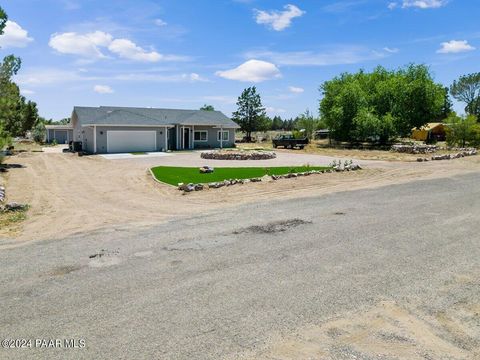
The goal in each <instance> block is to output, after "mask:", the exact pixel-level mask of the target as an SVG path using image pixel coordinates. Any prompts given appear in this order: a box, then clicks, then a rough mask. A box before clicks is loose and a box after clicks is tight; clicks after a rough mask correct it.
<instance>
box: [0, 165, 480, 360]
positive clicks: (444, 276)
mask: <svg viewBox="0 0 480 360" xmlns="http://www.w3.org/2000/svg"><path fill="white" fill-rule="evenodd" d="M479 180H480V172H478V171H477V172H476V173H472V174H468V175H461V176H455V177H451V178H443V179H435V180H428V181H415V182H409V183H406V184H401V185H392V186H385V187H382V188H375V189H364V190H358V191H347V192H341V193H334V194H330V195H324V196H319V197H316V196H310V197H309V198H299V199H292V200H289V201H283V200H279V201H274V200H269V201H265V202H264V203H260V204H259V203H256V204H255V205H254V206H252V205H251V204H246V205H240V206H236V207H234V208H230V209H221V210H219V211H213V212H210V213H208V215H205V214H198V215H194V216H189V217H188V218H184V219H181V220H174V221H169V222H165V223H162V224H156V225H152V226H149V227H146V228H137V227H129V228H128V229H124V230H121V231H115V230H113V231H110V232H101V233H86V234H79V235H76V236H66V237H64V238H63V239H58V240H54V241H53V240H52V241H42V242H36V243H32V244H29V245H28V246H23V247H17V248H14V249H9V250H2V251H0V264H2V271H1V272H0V299H1V304H2V311H1V312H0V329H1V330H0V339H4V338H17V337H19V338H26V339H31V338H33V339H37V338H47V339H62V338H76V339H84V340H85V341H86V347H85V348H83V349H56V348H47V349H34V348H33V349H2V348H0V358H2V359H3V358H8V359H22V360H24V359H38V358H48V359H62V360H64V359H79V358H82V359H103V358H115V359H120V358H121V359H189V360H190V359H245V358H247V359H268V360H274V359H275V360H280V359H281V360H286V359H292V360H307V359H315V360H316V359H319V360H350V359H361V360H393V359H397V360H426V359H435V360H437V359H438V360H440V359H442V360H443V359H445V360H446V359H448V360H473V359H479V357H480V315H479V312H480V301H479V299H480V280H479V279H480V247H479V246H478V233H479V232H480V225H479V222H478V219H479V218H480V201H479V200H478V199H480V181H479Z"/></svg>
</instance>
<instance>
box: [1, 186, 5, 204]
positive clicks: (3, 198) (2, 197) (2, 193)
mask: <svg viewBox="0 0 480 360" xmlns="http://www.w3.org/2000/svg"><path fill="white" fill-rule="evenodd" d="M4 201H5V187H4V186H0V202H4Z"/></svg>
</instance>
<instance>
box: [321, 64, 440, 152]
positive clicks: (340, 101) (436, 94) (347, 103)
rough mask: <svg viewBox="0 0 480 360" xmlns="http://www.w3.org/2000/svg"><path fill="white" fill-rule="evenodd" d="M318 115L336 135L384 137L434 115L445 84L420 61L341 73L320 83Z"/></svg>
mask: <svg viewBox="0 0 480 360" xmlns="http://www.w3.org/2000/svg"><path fill="white" fill-rule="evenodd" d="M320 90H321V92H322V95H323V98H322V100H321V101H320V114H321V117H322V120H323V121H325V124H326V125H327V127H328V128H329V129H330V131H331V136H332V138H333V139H335V140H338V141H349V142H355V141H372V142H388V141H391V140H392V139H394V138H395V137H397V136H407V135H409V134H410V131H411V129H412V128H414V127H421V126H423V125H425V124H426V123H427V122H429V121H432V120H434V119H438V118H439V117H440V116H441V113H442V108H443V107H444V105H445V95H446V94H445V89H444V88H443V86H442V85H440V84H437V83H435V82H434V81H433V77H432V76H431V74H430V72H429V69H428V68H427V67H426V66H424V65H409V66H407V67H406V68H403V69H400V70H396V71H388V70H386V69H385V68H383V67H377V68H376V69H375V70H374V71H373V72H371V73H366V72H364V71H359V72H358V73H355V74H350V73H344V74H341V75H340V76H337V77H335V78H334V79H332V80H330V81H326V82H325V83H323V84H322V86H321V87H320Z"/></svg>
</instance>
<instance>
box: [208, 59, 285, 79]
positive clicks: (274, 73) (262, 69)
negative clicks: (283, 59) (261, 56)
mask: <svg viewBox="0 0 480 360" xmlns="http://www.w3.org/2000/svg"><path fill="white" fill-rule="evenodd" d="M215 75H217V76H220V77H223V78H225V79H229V80H238V81H249V82H262V81H265V80H270V79H275V78H279V77H281V76H282V75H281V73H280V70H279V69H278V68H277V66H276V65H275V64H272V63H269V62H266V61H261V60H248V61H246V62H244V63H243V64H241V65H239V66H237V67H236V68H234V69H231V70H225V71H217V72H216V73H215Z"/></svg>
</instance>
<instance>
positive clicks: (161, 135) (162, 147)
mask: <svg viewBox="0 0 480 360" xmlns="http://www.w3.org/2000/svg"><path fill="white" fill-rule="evenodd" d="M70 126H71V128H72V129H73V141H78V142H81V143H82V149H83V150H84V151H86V152H89V153H92V154H104V153H123V152H143V151H145V152H153V151H167V150H184V149H197V148H204V149H205V148H225V147H232V146H234V144H235V130H236V129H237V128H238V127H239V126H238V125H237V124H236V123H235V122H233V121H232V120H230V119H229V118H228V117H227V116H225V115H224V114H223V113H221V112H220V111H204V110H177V109H156V108H130V107H117V106H100V107H83V106H75V107H74V109H73V113H72V117H71V121H70Z"/></svg>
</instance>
